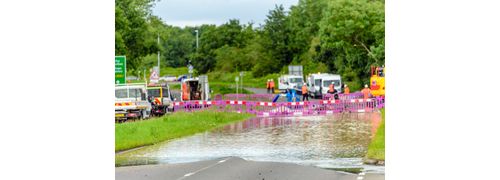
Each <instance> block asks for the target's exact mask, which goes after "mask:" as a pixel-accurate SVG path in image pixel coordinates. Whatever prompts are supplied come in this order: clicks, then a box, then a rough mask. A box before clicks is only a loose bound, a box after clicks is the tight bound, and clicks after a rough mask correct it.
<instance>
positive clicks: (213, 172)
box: [115, 157, 384, 180]
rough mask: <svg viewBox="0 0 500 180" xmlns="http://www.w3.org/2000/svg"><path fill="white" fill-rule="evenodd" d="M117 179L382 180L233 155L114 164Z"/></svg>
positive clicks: (368, 176) (375, 176)
mask: <svg viewBox="0 0 500 180" xmlns="http://www.w3.org/2000/svg"><path fill="white" fill-rule="evenodd" d="M115 179H117V180H143V179H144V180H146V179H147V180H156V179H158V180H160V179H161V180H165V179H173V180H196V179H200V180H226V179H227V180H233V179H257V180H266V179H268V180H271V179H288V180H295V179H297V180H303V179H318V180H321V179H328V180H383V179H384V174H369V173H366V174H365V173H360V174H350V173H344V172H338V171H333V170H326V169H321V168H317V167H311V166H301V165H296V164H290V163H277V162H256V161H246V160H244V159H241V158H237V157H227V158H219V159H215V160H208V161H199V162H193V163H179V164H161V165H144V166H128V167H117V168H116V169H115Z"/></svg>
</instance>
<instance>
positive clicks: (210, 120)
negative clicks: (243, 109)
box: [115, 110, 254, 151]
mask: <svg viewBox="0 0 500 180" xmlns="http://www.w3.org/2000/svg"><path fill="white" fill-rule="evenodd" d="M253 116H254V115H252V114H246V113H242V114H239V113H228V112H215V111H210V110H206V111H198V112H190V113H185V112H176V113H174V114H171V115H166V116H163V117H159V118H154V119H150V120H145V121H137V122H130V123H121V124H115V151H121V150H127V149H132V148H135V147H140V146H145V145H151V144H154V143H158V142H162V141H166V140H170V139H174V138H180V137H184V136H189V135H192V134H195V133H199V132H204V131H207V130H211V129H214V128H216V127H220V126H223V125H225V124H228V123H231V122H235V121H241V120H245V119H248V118H250V117H253Z"/></svg>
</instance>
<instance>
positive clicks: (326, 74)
mask: <svg viewBox="0 0 500 180" xmlns="http://www.w3.org/2000/svg"><path fill="white" fill-rule="evenodd" d="M310 76H312V77H313V78H314V79H323V78H334V79H340V75H338V74H328V73H322V74H311V75H310Z"/></svg>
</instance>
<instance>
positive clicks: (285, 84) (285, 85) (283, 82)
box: [278, 65, 304, 92]
mask: <svg viewBox="0 0 500 180" xmlns="http://www.w3.org/2000/svg"><path fill="white" fill-rule="evenodd" d="M278 81H279V82H278V89H279V90H280V91H281V92H286V90H287V89H295V90H297V91H301V89H300V87H302V84H303V83H304V77H303V74H302V66H300V65H299V66H288V74H286V75H282V76H280V77H279V80H278Z"/></svg>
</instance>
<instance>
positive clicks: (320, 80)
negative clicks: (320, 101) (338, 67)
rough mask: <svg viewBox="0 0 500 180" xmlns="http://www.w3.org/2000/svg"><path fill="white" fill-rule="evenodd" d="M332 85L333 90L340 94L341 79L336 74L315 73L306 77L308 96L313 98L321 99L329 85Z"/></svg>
mask: <svg viewBox="0 0 500 180" xmlns="http://www.w3.org/2000/svg"><path fill="white" fill-rule="evenodd" d="M332 82H333V83H334V86H333V88H335V89H336V90H337V92H339V93H340V92H341V88H342V87H341V84H342V79H341V77H340V75H338V74H328V73H317V74H311V75H309V76H308V77H307V86H308V89H309V91H308V94H309V95H310V96H311V97H313V98H321V97H323V95H324V94H326V93H328V89H329V86H330V84H332Z"/></svg>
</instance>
